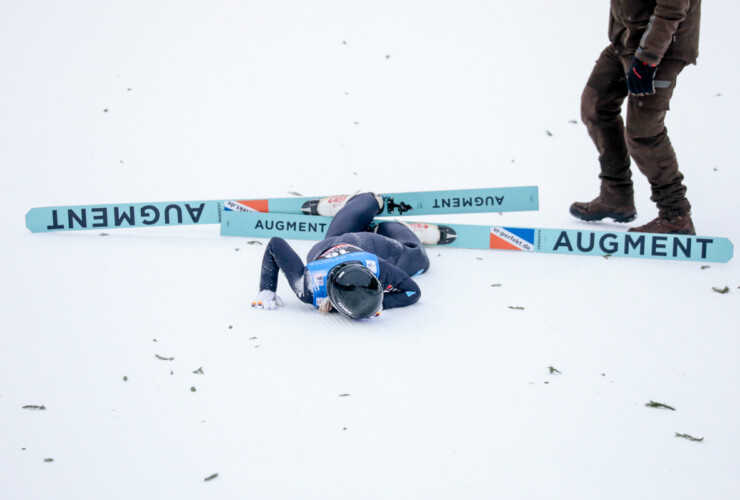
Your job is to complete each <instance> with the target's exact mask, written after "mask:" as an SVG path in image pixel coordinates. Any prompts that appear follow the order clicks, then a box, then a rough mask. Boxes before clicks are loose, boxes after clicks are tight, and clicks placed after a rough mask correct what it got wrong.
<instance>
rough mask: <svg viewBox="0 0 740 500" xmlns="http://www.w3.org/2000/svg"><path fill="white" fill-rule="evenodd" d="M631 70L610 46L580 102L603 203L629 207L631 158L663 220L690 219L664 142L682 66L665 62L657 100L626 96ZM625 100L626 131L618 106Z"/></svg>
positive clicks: (658, 77)
mask: <svg viewBox="0 0 740 500" xmlns="http://www.w3.org/2000/svg"><path fill="white" fill-rule="evenodd" d="M628 65H629V60H628V59H626V58H623V59H620V57H619V56H618V55H617V54H616V53H615V51H614V48H613V47H612V46H611V45H610V46H609V47H607V48H606V49H605V50H604V51H603V52H602V53H601V56H600V57H599V59H598V60H597V61H596V65H595V66H594V69H593V71H592V73H591V76H590V77H589V79H588V83H587V84H586V88H585V89H584V90H583V95H582V96H581V119H582V120H583V123H585V124H586V128H587V129H588V134H589V135H590V136H591V139H592V140H593V142H594V144H595V145H596V149H597V150H598V152H599V163H600V165H601V174H600V175H599V178H600V179H601V197H602V199H603V200H604V201H605V202H608V203H613V204H615V205H627V204H631V203H633V195H634V190H633V187H632V172H631V170H630V156H631V157H632V158H633V159H634V160H635V163H636V164H637V167H638V168H639V169H640V171H641V172H642V173H643V174H644V175H645V176H646V177H647V178H648V181H649V182H650V188H651V190H652V196H651V197H650V199H651V200H653V201H654V202H655V203H656V204H657V205H658V209H659V210H660V213H661V214H662V215H668V214H675V213H688V212H690V210H691V205H690V204H689V201H688V200H687V199H686V187H685V186H684V185H683V183H682V181H683V175H682V174H681V172H680V171H679V170H678V161H677V160H676V153H675V151H674V150H673V146H672V145H671V141H670V139H669V138H668V131H667V129H666V127H665V123H664V121H665V116H666V112H667V111H668V109H669V103H670V100H671V97H672V96H673V89H674V88H675V87H676V77H678V75H679V73H681V70H683V68H684V67H685V66H686V63H685V62H683V61H678V60H670V59H666V60H663V61H662V62H661V63H660V65H658V70H657V72H656V74H655V87H656V88H655V94H652V95H649V96H643V97H638V96H633V95H631V94H630V95H629V96H628V92H627V82H626V79H625V73H626V71H627V68H628ZM625 98H626V99H627V120H626V123H627V126H626V127H625V123H624V121H623V120H622V104H623V103H624V100H625Z"/></svg>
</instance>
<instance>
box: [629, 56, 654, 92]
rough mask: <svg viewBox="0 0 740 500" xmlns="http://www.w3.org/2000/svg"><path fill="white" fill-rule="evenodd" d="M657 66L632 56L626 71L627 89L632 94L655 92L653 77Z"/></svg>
mask: <svg viewBox="0 0 740 500" xmlns="http://www.w3.org/2000/svg"><path fill="white" fill-rule="evenodd" d="M657 69H658V67H657V66H653V65H651V64H648V63H645V62H642V61H640V60H639V59H635V58H634V57H633V58H632V60H631V62H630V69H629V71H628V72H627V89H629V91H630V94H633V95H650V94H654V93H655V84H654V83H653V78H654V77H655V71H656V70H657Z"/></svg>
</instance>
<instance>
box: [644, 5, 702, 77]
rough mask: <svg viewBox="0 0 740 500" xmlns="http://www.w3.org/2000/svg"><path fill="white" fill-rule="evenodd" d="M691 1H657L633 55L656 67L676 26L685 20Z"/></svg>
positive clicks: (674, 32)
mask: <svg viewBox="0 0 740 500" xmlns="http://www.w3.org/2000/svg"><path fill="white" fill-rule="evenodd" d="M690 7H691V0H657V5H656V6H655V10H654V11H653V15H652V16H651V17H650V21H649V22H648V26H647V29H646V30H645V34H644V35H643V36H642V39H641V40H640V46H639V48H638V49H637V53H636V54H635V55H636V56H637V58H638V59H639V60H641V61H643V62H646V63H648V64H653V65H657V64H660V61H661V60H662V59H663V55H664V54H665V53H666V50H668V46H670V44H671V43H672V42H673V35H675V34H676V31H678V26H679V25H680V24H681V23H682V22H683V21H684V20H685V19H686V16H687V15H688V12H689V8H690Z"/></svg>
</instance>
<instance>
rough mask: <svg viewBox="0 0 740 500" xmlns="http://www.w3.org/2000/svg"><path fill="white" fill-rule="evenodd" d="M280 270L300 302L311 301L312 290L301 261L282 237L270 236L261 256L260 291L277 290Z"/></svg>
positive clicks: (309, 302)
mask: <svg viewBox="0 0 740 500" xmlns="http://www.w3.org/2000/svg"><path fill="white" fill-rule="evenodd" d="M280 270H282V271H283V274H284V275H285V277H286V278H287V280H288V283H290V287H291V288H292V289H293V292H294V293H295V294H296V296H297V297H298V298H299V299H300V300H301V301H302V302H306V303H308V304H311V303H313V292H312V291H311V287H310V286H309V283H308V280H307V272H306V268H305V266H304V265H303V261H302V260H301V258H300V257H299V256H298V254H297V253H296V252H295V250H293V249H292V248H291V247H290V245H289V244H288V242H287V241H285V240H284V239H282V238H272V239H271V240H270V242H269V243H268V244H267V248H265V255H264V256H263V257H262V272H261V275H260V291H261V290H270V291H271V292H275V291H277V284H278V272H279V271H280Z"/></svg>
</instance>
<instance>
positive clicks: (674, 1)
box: [609, 0, 701, 65]
mask: <svg viewBox="0 0 740 500" xmlns="http://www.w3.org/2000/svg"><path fill="white" fill-rule="evenodd" d="M700 19H701V0H611V13H610V16H609V40H610V41H611V43H612V45H614V48H615V50H616V52H617V54H618V55H619V56H622V57H628V56H632V55H635V56H636V57H637V58H638V59H640V60H641V61H643V62H646V63H648V64H656V65H657V64H659V63H660V61H661V60H663V58H667V59H677V60H679V61H685V62H687V63H692V64H695V63H696V58H697V57H698V56H699V22H700Z"/></svg>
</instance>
